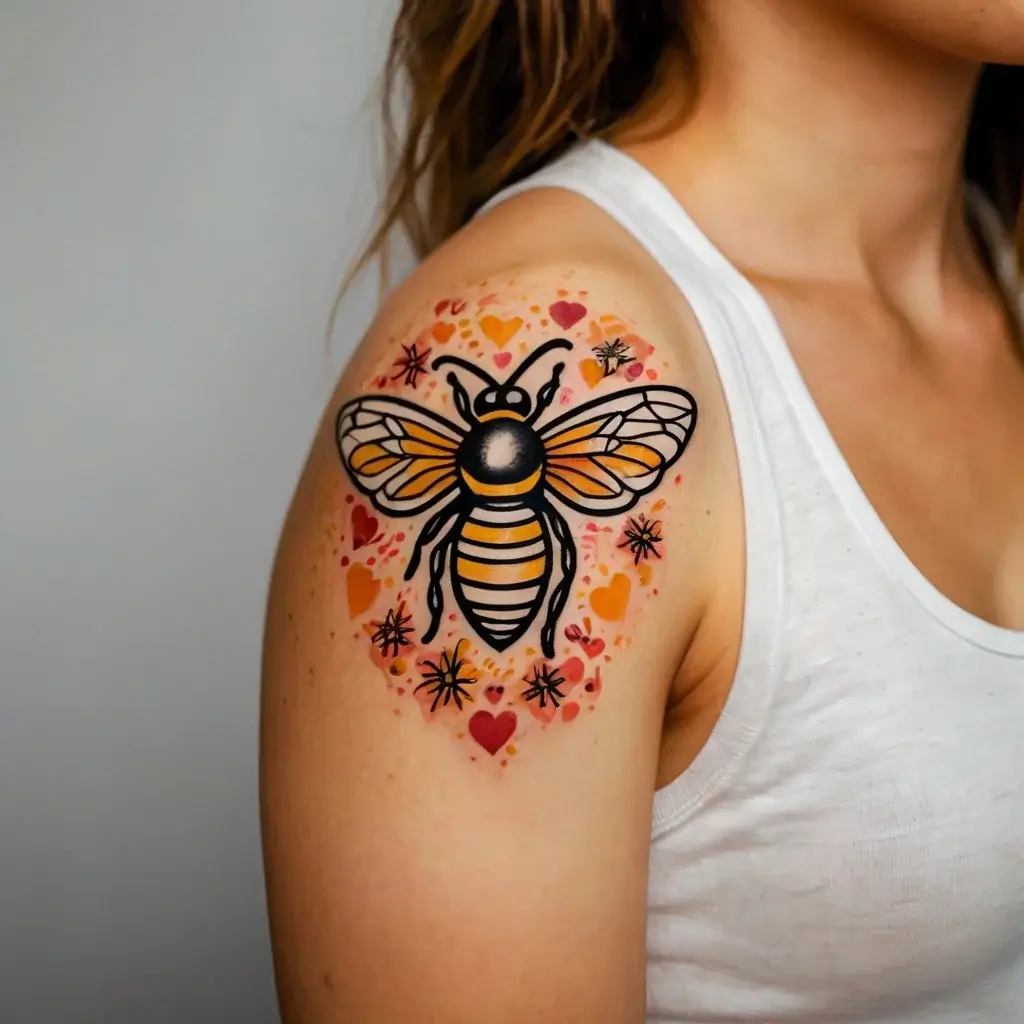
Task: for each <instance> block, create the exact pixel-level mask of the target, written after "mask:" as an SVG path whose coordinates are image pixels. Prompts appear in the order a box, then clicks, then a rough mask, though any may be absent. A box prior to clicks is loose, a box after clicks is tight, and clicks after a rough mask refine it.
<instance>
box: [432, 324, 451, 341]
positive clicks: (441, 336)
mask: <svg viewBox="0 0 1024 1024" xmlns="http://www.w3.org/2000/svg"><path fill="white" fill-rule="evenodd" d="M430 333H431V334H433V335H434V337H435V338H437V340H438V341H439V342H440V343H441V344H442V345H443V344H444V343H445V342H446V341H447V340H448V339H449V338H450V337H451V336H452V335H453V334H454V333H455V324H445V323H437V324H434V329H433V330H432V331H431V332H430Z"/></svg>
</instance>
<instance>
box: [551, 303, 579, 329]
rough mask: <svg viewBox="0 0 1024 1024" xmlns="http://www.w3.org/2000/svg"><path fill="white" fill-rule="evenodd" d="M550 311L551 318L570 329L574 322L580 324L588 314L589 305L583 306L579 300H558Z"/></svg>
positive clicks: (562, 326)
mask: <svg viewBox="0 0 1024 1024" xmlns="http://www.w3.org/2000/svg"><path fill="white" fill-rule="evenodd" d="M548 312H549V313H550V314H551V319H552V320H554V321H555V323H556V324H558V326H559V327H561V328H562V330H563V331H567V330H569V328H570V327H572V326H573V325H574V324H578V323H579V322H580V321H581V320H582V319H583V318H584V317H585V316H586V315H587V307H586V306H581V305H580V304H579V303H578V302H564V301H563V302H556V303H555V304H554V305H553V306H552V307H551V308H550V309H549V310H548Z"/></svg>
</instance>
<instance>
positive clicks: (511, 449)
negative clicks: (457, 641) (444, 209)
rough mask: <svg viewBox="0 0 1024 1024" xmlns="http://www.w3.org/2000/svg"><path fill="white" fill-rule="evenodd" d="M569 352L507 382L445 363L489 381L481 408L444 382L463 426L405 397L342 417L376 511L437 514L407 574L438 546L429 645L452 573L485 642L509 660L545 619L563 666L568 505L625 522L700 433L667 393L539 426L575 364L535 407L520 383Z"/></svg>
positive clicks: (548, 650)
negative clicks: (558, 637) (560, 631)
mask: <svg viewBox="0 0 1024 1024" xmlns="http://www.w3.org/2000/svg"><path fill="white" fill-rule="evenodd" d="M571 348H572V343H571V342H570V341H569V340H568V339H566V338H555V339H553V340H551V341H548V342H546V343H545V344H543V345H541V346H540V347H539V348H537V349H536V350H535V351H534V352H532V353H531V354H530V355H529V356H527V358H526V359H525V360H523V362H522V363H521V364H520V365H519V366H518V368H517V369H516V370H515V372H514V373H513V374H512V375H511V376H510V377H508V379H507V380H505V381H502V382H499V381H497V380H495V379H494V378H493V377H492V376H491V375H490V374H489V373H487V372H485V371H484V370H483V369H481V368H480V367H479V366H477V365H474V364H473V363H471V362H469V361H468V360H465V359H461V358H459V357H458V356H448V355H445V356H440V357H438V358H437V359H435V360H434V361H433V363H432V364H431V368H432V369H433V370H437V369H439V368H440V367H443V366H451V367H454V368H455V369H457V370H459V371H462V373H463V374H464V375H470V376H472V377H473V378H476V379H477V380H479V381H480V382H482V388H481V389H480V390H479V391H478V392H477V394H476V397H475V398H473V399H472V400H471V399H470V394H469V391H468V390H467V388H466V385H465V384H464V383H463V380H462V379H461V378H460V375H459V373H457V372H455V370H453V371H452V372H450V373H449V374H448V377H447V381H448V384H449V386H450V387H451V389H452V400H453V403H454V406H455V410H456V412H457V413H458V415H459V416H460V417H461V419H462V421H463V423H462V424H459V423H454V422H452V421H450V420H448V419H446V418H444V417H442V416H439V415H437V414H435V413H433V412H430V411H429V410H427V409H424V408H423V407H422V406H420V405H417V404H416V403H414V402H409V401H406V400H404V399H401V398H386V397H373V396H366V397H362V398H356V399H353V400H352V401H350V402H347V403H346V404H345V405H343V406H342V407H341V409H340V411H339V412H338V418H337V423H336V427H337V432H336V436H337V443H338V449H339V452H340V454H341V460H342V462H343V464H344V466H345V470H346V471H347V473H348V475H349V477H350V478H351V480H352V482H353V484H354V485H355V486H356V488H358V490H359V491H360V492H361V493H362V494H364V495H366V496H367V498H368V499H369V500H370V502H371V503H372V504H373V506H374V508H375V509H377V510H378V511H379V512H381V513H383V514H384V515H387V516H398V517H401V516H419V515H423V514H426V513H428V512H430V513H432V514H431V515H430V518H429V519H428V520H427V521H426V522H425V523H424V524H423V526H422V528H421V529H420V531H419V534H418V536H417V537H416V541H415V545H414V548H413V552H412V556H411V558H410V560H409V564H408V566H407V568H406V571H405V579H406V580H411V579H412V578H413V577H414V576H415V575H416V573H417V572H418V571H419V568H420V564H421V562H422V560H423V555H424V551H425V550H426V549H427V548H428V547H430V546H431V545H432V547H431V549H430V554H429V571H428V586H427V608H428V610H429V612H430V623H429V626H428V628H427V630H426V632H425V633H424V634H423V636H422V642H423V643H425V644H426V643H430V641H431V640H432V639H433V638H434V636H435V635H436V633H437V631H438V628H439V627H440V623H441V616H442V614H443V612H444V590H443V581H444V578H445V574H446V567H447V566H448V565H449V564H450V570H449V571H448V577H449V579H450V583H451V588H452V593H453V595H454V597H455V602H456V604H457V605H458V607H459V610H460V611H461V612H462V615H463V617H464V618H465V620H466V622H467V623H468V624H469V626H470V628H471V629H472V630H473V631H474V632H475V633H476V635H477V636H478V637H479V638H480V639H481V640H482V641H483V642H484V643H485V644H487V645H488V646H489V647H490V648H492V649H493V650H496V651H504V650H505V649H507V648H508V647H510V646H512V644H514V643H515V642H516V641H517V640H519V639H520V638H522V637H523V635H524V634H525V633H526V632H527V631H528V630H529V629H530V627H531V626H532V624H533V623H534V622H535V621H536V619H537V618H538V616H540V615H541V614H542V613H543V623H542V626H541V649H542V651H543V653H544V656H545V657H546V658H553V657H554V656H555V634H556V629H557V626H558V620H559V618H560V616H561V614H562V612H563V611H564V609H565V606H566V602H567V601H568V599H569V595H570V593H571V590H572V585H573V581H574V579H575V577H576V566H577V552H576V543H575V541H574V539H573V536H572V532H571V531H570V529H569V526H568V524H567V523H566V521H565V518H564V517H563V515H562V513H561V511H560V510H559V508H560V506H564V507H566V508H570V509H573V510H575V511H577V512H581V513H583V514H585V515H588V516H611V515H618V514H621V513H623V512H627V511H629V510H630V509H632V508H633V507H634V506H635V505H636V503H637V502H638V501H639V500H640V498H641V497H642V496H643V495H645V494H649V493H650V492H651V491H653V490H654V489H655V488H656V487H657V486H658V484H659V483H660V482H661V480H662V478H663V477H664V475H665V473H666V471H667V470H668V469H669V467H670V466H672V465H673V463H675V462H676V460H677V459H678V458H679V457H680V455H682V453H683V451H684V449H685V448H686V446H687V444H688V443H689V441H690V438H691V437H692V435H693V430H694V427H695V426H696V423H697V406H696V403H695V402H694V399H693V397H692V396H691V395H690V394H689V393H688V392H686V391H684V390H683V389H682V388H676V387H668V386H664V385H652V386H649V387H635V388H633V387H631V388H625V389H622V390H620V391H617V392H616V393H615V394H613V395H608V396H606V397H603V398H598V399H595V400H593V401H590V402H586V403H584V404H583V405H581V406H579V407H578V408H576V409H573V410H571V411H570V412H567V413H565V414H563V415H561V416H558V417H556V418H555V419H553V420H551V421H550V422H549V423H547V424H538V421H539V420H541V419H542V418H543V416H544V413H545V412H546V411H547V409H548V407H549V406H550V405H551V403H552V402H553V401H554V398H555V395H556V393H557V391H558V387H559V381H560V379H561V374H562V371H563V370H564V368H565V364H564V363H562V362H559V363H556V364H555V365H554V367H553V368H552V370H551V375H550V377H549V378H548V380H547V383H545V384H544V385H543V386H542V387H541V388H540V389H539V390H538V391H537V394H536V397H531V396H530V394H529V393H528V392H526V391H525V390H523V388H521V387H520V386H519V382H520V380H521V379H522V377H523V375H524V374H525V373H526V371H527V370H529V369H530V368H531V367H532V366H534V365H535V364H536V363H537V362H538V361H540V360H542V359H544V358H545V357H547V356H548V355H550V354H551V353H552V352H556V351H558V350H560V349H561V350H570V349H571ZM463 424H464V425H463ZM556 575H557V581H556V579H555V577H556Z"/></svg>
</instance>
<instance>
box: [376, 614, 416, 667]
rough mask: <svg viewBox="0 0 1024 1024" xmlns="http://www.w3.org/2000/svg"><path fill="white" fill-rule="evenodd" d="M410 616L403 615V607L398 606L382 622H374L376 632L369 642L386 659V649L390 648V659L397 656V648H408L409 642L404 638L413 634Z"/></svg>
mask: <svg viewBox="0 0 1024 1024" xmlns="http://www.w3.org/2000/svg"><path fill="white" fill-rule="evenodd" d="M410 622H412V616H411V615H406V614H405V605H404V604H400V605H399V606H398V607H397V608H392V609H391V610H390V611H389V612H388V614H387V615H386V616H385V618H384V621H383V622H374V623H373V625H374V626H376V627H377V632H376V633H374V634H373V636H371V637H370V642H371V643H373V644H375V645H376V646H378V647H379V648H380V653H381V654H383V655H384V657H385V658H386V657H388V648H389V647H392V648H394V650H392V651H391V657H392V658H393V657H395V656H396V655H397V654H398V649H399V647H409V646H410V641H409V640H407V639H406V637H407V636H408V635H409V634H410V633H412V632H413V628H412V626H410V625H409V623H410Z"/></svg>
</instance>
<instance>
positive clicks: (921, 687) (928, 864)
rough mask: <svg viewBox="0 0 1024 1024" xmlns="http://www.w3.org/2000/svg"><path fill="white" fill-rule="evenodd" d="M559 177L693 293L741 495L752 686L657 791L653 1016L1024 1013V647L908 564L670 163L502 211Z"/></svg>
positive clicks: (580, 167) (854, 1017)
mask: <svg viewBox="0 0 1024 1024" xmlns="http://www.w3.org/2000/svg"><path fill="white" fill-rule="evenodd" d="M541 187H558V188H563V189H567V190H569V191H571V192H575V193H577V194H579V195H582V196H584V197H586V198H587V199H589V200H591V201H592V202H593V203H595V204H596V205H597V206H598V207H600V208H601V209H602V210H604V211H606V212H607V213H608V214H609V215H610V216H611V217H613V218H614V219H615V220H616V221H617V222H618V223H619V224H620V225H621V226H622V227H623V228H625V230H626V231H628V232H629V233H630V234H631V235H633V236H634V237H635V238H636V239H637V240H638V241H639V242H640V243H641V244H642V245H643V246H644V247H645V248H646V250H647V251H648V252H649V253H650V255H651V256H652V257H653V258H654V259H655V260H656V261H657V262H658V263H660V264H661V266H662V267H664V269H665V271H666V272H667V273H668V274H669V276H670V277H671V278H672V279H673V280H674V281H675V283H676V285H677V286H678V287H679V288H680V289H681V290H682V292H683V293H684V294H685V296H686V298H687V300H688V302H689V303H690V305H691V307H692V308H693V310H694V312H695V314H696V316H697V318H698V320H699V322H700V325H701V327H702V328H703V331H704V335H705V337H706V341H707V345H708V347H709V349H710V351H711V354H712V356H713V357H714V360H715V363H716V365H717V368H718V373H719V376H720V378H721V383H722V388H723V390H724V393H725V399H726V402H727V404H728V408H729V413H730V416H731V420H732V428H733V433H734V436H735V442H736V448H737V455H738V459H739V469H740V478H741V483H742V490H743V496H744V505H745V522H746V534H747V536H746V541H747V588H746V599H745V621H744V625H743V636H742V643H741V649H740V658H739V666H738V668H737V671H736V676H735V680H734V682H733V686H732V691H731V693H730V696H729V699H728V702H727V704H726V707H725V710H724V712H723V714H722V716H721V719H720V720H719V722H718V724H717V726H716V728H715V730H714V732H713V733H712V735H711V738H710V739H709V740H708V742H707V744H706V746H705V747H704V749H703V750H702V751H701V753H700V755H699V756H698V757H697V759H696V761H695V763H694V764H693V765H692V766H691V767H690V768H689V769H688V770H687V771H686V772H685V773H684V774H683V775H682V776H681V777H680V778H679V779H677V780H676V781H675V782H673V783H672V784H671V785H669V786H667V787H666V788H665V789H663V790H661V791H660V792H658V793H657V795H656V797H655V805H654V821H653V832H652V848H651V855H650V882H649V896H648V939H647V963H648V967H647V993H648V1017H647V1019H648V1021H695V1022H696V1021H699V1022H702V1024H703V1022H711V1021H715V1022H719V1021H772V1022H774V1024H778V1022H782V1021H800V1022H814V1024H823V1022H826V1021H828V1022H839V1021H842V1022H850V1024H852V1022H857V1024H869V1022H870V1024H883V1022H884V1024H897V1022H899V1024H910V1022H914V1024H946V1022H950V1024H952V1022H954V1021H955V1022H957V1024H962V1022H966V1021H985V1022H989V1021H1000V1022H1001V1021H1007V1022H1011V1021H1012V1022H1021V1021H1024V632H1018V631H1014V630H1009V629H1002V628H999V627H997V626H995V625H992V624H991V623H988V622H985V621H983V620H982V619H980V618H977V617H976V616H974V615H971V614H970V613H968V612H966V611H965V610H963V609H962V608H960V607H958V606H957V605H955V604H954V603H953V602H951V601H950V600H949V599H948V598H946V597H945V596H944V595H943V594H941V593H940V592H939V591H938V590H937V589H936V588H935V587H934V586H933V585H932V584H931V583H929V581H928V580H927V579H926V578H925V577H924V576H923V575H922V574H921V573H920V572H919V571H918V569H917V568H916V567H915V566H914V565H913V563H912V562H911V561H910V560H909V559H908V558H907V556H906V555H905V554H904V553H903V551H902V549H901V548H900V547H899V546H898V545H897V543H896V541H895V540H894V539H893V537H892V535H891V534H890V533H889V531H888V530H887V529H886V527H885V525H884V524H883V523H882V521H881V519H880V518H879V516H878V514H877V513H876V512H875V511H874V509H873V508H872V506H871V504H870V503H869V502H868V500H867V498H866V496H865V494H864V492H863V491H862V490H861V488H860V486H859V485H858V483H857V481H856V479H855V478H854V476H853V474H852V472H851V471H850V468H849V467H848V465H847V463H846V461H845V460H844V458H843V456H842V455H841V453H840V451H839V449H838V447H837V446H836V443H835V441H834V440H833V438H832V437H831V435H830V433H829V431H828V429H827V427H826V426H825V423H824V421H823V419H822V417H821V415H820V413H819V412H818V410H817V408H816V407H815V404H814V401H813V400H812V398H811V396H810V394H809V392H808V390H807V387H806V385H805V384H804V381H803V379H802V378H801V375H800V372H799V370H798V369H797V366H796V364H795V362H794V360H793V357H792V355H791V354H790V352H789V349H788V348H787V346H786V343H785V340H784V338H783V336H782V334H781V332H780V330H779V327H778V324H777V322H776V321H775V318H774V316H773V314H772V313H771V311H770V310H769V307H768V305H767V303H766V302H765V300H764V299H763V298H762V297H761V296H760V295H759V293H758V292H757V291H756V290H755V289H754V287H753V286H752V285H751V284H750V283H749V282H748V281H747V280H746V279H745V278H744V277H743V276H742V275H741V274H740V273H739V271H738V270H736V268H735V267H733V266H732V265H731V264H730V263H729V262H728V261H727V260H726V258H725V257H724V256H723V255H722V253H721V252H719V251H718V250H717V249H716V248H715V247H714V246H713V245H712V244H711V242H710V241H709V239H708V238H707V237H705V236H704V235H703V234H702V233H701V231H700V230H699V228H698V227H697V226H696V225H695V224H694V222H693V221H692V220H691V219H690V218H689V217H688V216H687V214H686V213H685V212H684V210H683V209H682V208H681V207H680V205H679V203H678V202H677V201H676V200H675V199H674V198H673V197H672V195H671V194H670V193H669V192H668V191H667V189H666V188H665V187H664V186H663V185H662V184H661V183H660V182H659V181H658V180H657V179H656V178H655V177H654V176H653V175H652V174H651V173H650V172H649V171H647V170H645V169H644V168H643V167H642V166H641V165H640V164H638V163H637V162H636V161H634V160H632V159H631V158H629V157H627V156H626V155H625V154H623V153H621V152H619V151H618V150H615V149H613V148H611V147H609V146H606V145H604V144H600V143H588V144H586V145H584V146H581V147H579V148H577V149H576V150H575V151H573V152H572V153H570V154H569V155H568V156H566V157H564V158H563V159H561V160H560V161H558V162H557V163H556V164H554V165H553V166H551V167H549V168H547V169H545V170H543V171H541V172H540V173H539V174H536V175H534V176H533V177H531V178H530V179H528V180H526V181H524V182H521V183H519V184H518V185H516V186H514V187H513V188H512V189H510V190H509V191H507V192H505V193H504V194H503V196H501V197H499V199H501V198H504V197H505V196H508V195H510V194H513V193H516V192H522V191H524V190H527V189H535V188H541ZM974 206H975V208H976V215H977V219H978V220H979V221H980V227H981V229H982V232H983V234H986V235H988V237H989V241H990V242H991V244H992V246H993V249H994V257H995V258H994V263H995V265H996V266H997V269H998V270H999V272H1000V274H1001V275H1002V277H1003V278H1004V285H1005V286H1006V287H1007V288H1008V289H1011V290H1012V294H1013V296H1014V302H1015V303H1018V307H1017V308H1020V305H1019V304H1020V302H1021V290H1020V289H1019V287H1018V286H1017V285H1016V283H1015V282H1014V278H1013V275H1014V269H1013V260H1012V258H1011V257H1010V255H1009V248H1008V243H1007V241H1006V238H1005V236H1004V235H1003V234H1002V233H1001V229H998V228H997V227H996V224H997V221H996V218H995V217H994V215H993V213H992V211H991V209H990V208H988V207H986V206H985V204H984V203H983V202H981V201H980V200H979V199H978V197H977V196H975V197H974ZM864 400H865V401H870V400H871V396H870V395H865V396H864ZM950 415H956V410H955V409H951V410H950Z"/></svg>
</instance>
